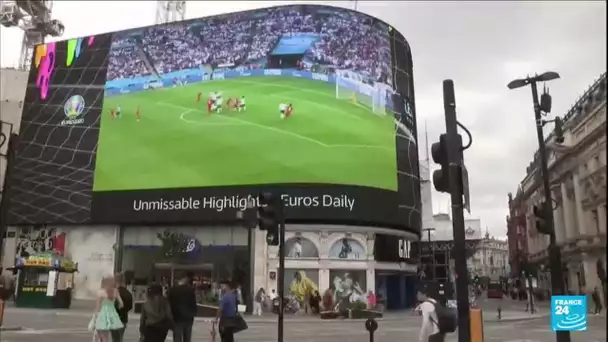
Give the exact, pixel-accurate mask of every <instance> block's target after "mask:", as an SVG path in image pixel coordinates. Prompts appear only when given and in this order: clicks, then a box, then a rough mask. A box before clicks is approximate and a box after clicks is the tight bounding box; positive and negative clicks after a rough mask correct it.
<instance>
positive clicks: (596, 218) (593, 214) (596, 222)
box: [591, 209, 600, 234]
mask: <svg viewBox="0 0 608 342" xmlns="http://www.w3.org/2000/svg"><path fill="white" fill-rule="evenodd" d="M591 219H592V220H593V226H594V227H595V231H596V232H597V233H598V234H599V232H600V217H599V216H598V213H597V209H594V210H591Z"/></svg>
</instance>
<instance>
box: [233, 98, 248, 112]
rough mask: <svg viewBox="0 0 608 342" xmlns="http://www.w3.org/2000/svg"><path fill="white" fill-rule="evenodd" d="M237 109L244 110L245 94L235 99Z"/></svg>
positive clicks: (245, 107)
mask: <svg viewBox="0 0 608 342" xmlns="http://www.w3.org/2000/svg"><path fill="white" fill-rule="evenodd" d="M235 105H236V106H237V111H239V112H244V111H246V110H247V105H246V104H245V96H241V98H240V99H237V100H236V104H235Z"/></svg>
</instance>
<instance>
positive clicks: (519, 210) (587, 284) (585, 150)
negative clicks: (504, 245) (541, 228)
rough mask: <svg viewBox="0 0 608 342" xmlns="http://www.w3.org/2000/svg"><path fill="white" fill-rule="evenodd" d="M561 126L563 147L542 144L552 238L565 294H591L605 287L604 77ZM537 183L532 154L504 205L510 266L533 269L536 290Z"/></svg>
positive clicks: (541, 245)
mask: <svg viewBox="0 0 608 342" xmlns="http://www.w3.org/2000/svg"><path fill="white" fill-rule="evenodd" d="M563 121H564V126H563V128H564V138H565V140H564V142H563V143H561V144H558V143H556V142H555V141H554V138H553V137H554V132H553V133H552V134H551V135H550V136H549V138H548V141H547V146H548V154H549V156H548V164H549V174H550V178H551V188H552V197H553V202H554V205H553V216H554V222H555V234H556V239H557V244H558V246H559V247H560V249H561V251H562V256H563V257H562V259H563V263H564V264H563V267H564V270H565V276H564V277H565V279H564V281H565V284H566V287H567V289H568V290H569V291H572V292H581V291H591V290H592V289H593V288H594V287H596V286H598V287H600V288H601V286H602V282H604V284H605V279H600V277H605V276H602V271H603V270H605V269H606V74H603V75H601V76H600V78H599V79H598V80H596V81H595V82H594V83H593V84H592V85H591V87H589V89H588V90H587V91H586V92H585V94H584V95H583V96H582V97H581V98H580V99H579V100H578V101H577V102H576V103H575V104H574V106H573V107H572V109H570V111H569V112H568V113H566V115H565V116H564V118H563ZM540 179H541V178H540V175H539V163H538V153H536V156H535V158H534V161H533V162H532V163H531V164H530V166H529V167H528V169H527V175H526V177H525V178H524V180H523V181H522V182H521V184H520V189H519V191H518V192H517V195H516V196H515V198H510V201H509V207H510V217H509V218H508V227H509V245H510V248H511V250H512V251H514V253H512V254H511V260H510V262H511V263H512V265H517V264H518V262H521V261H522V260H527V261H528V262H530V263H531V264H532V265H535V267H534V269H535V270H536V272H535V273H536V274H535V275H536V277H537V279H538V286H539V287H540V288H543V289H550V288H551V283H550V274H549V267H548V266H549V260H548V248H547V247H548V245H549V237H548V236H547V235H542V234H538V232H537V231H536V225H535V217H534V214H533V206H535V205H539V204H540V203H541V202H542V201H543V197H544V196H543V189H542V182H540ZM510 197H511V196H510ZM524 240H525V241H526V246H522V241H524ZM524 256H525V257H524ZM514 269H516V268H514ZM603 273H604V274H605V271H604V272H603Z"/></svg>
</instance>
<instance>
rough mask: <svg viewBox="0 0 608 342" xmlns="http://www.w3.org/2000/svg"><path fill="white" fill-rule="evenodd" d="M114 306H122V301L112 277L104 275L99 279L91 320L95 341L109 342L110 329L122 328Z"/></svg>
mask: <svg viewBox="0 0 608 342" xmlns="http://www.w3.org/2000/svg"><path fill="white" fill-rule="evenodd" d="M116 306H118V307H119V308H122V307H123V302H122V299H121V298H120V294H119V292H118V289H117V288H116V284H115V283H114V277H113V276H109V277H104V278H103V279H102V281H101V289H100V290H99V291H98V292H97V300H96V303H95V311H94V315H93V320H92V323H93V327H92V328H93V329H92V330H93V331H94V340H95V341H96V342H109V340H110V334H111V332H112V331H114V330H120V329H123V328H124V325H123V323H122V321H121V320H120V316H118V312H117V311H116Z"/></svg>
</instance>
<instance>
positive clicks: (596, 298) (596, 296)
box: [591, 286, 603, 315]
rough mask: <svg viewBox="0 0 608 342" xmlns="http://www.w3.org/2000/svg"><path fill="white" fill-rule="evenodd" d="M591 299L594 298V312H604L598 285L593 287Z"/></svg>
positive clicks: (597, 313)
mask: <svg viewBox="0 0 608 342" xmlns="http://www.w3.org/2000/svg"><path fill="white" fill-rule="evenodd" d="M591 299H592V300H593V305H594V310H593V313H594V314H595V315H599V314H601V313H602V309H603V308H602V299H601V296H600V289H599V288H598V287H597V286H596V287H594V288H593V293H591Z"/></svg>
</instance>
